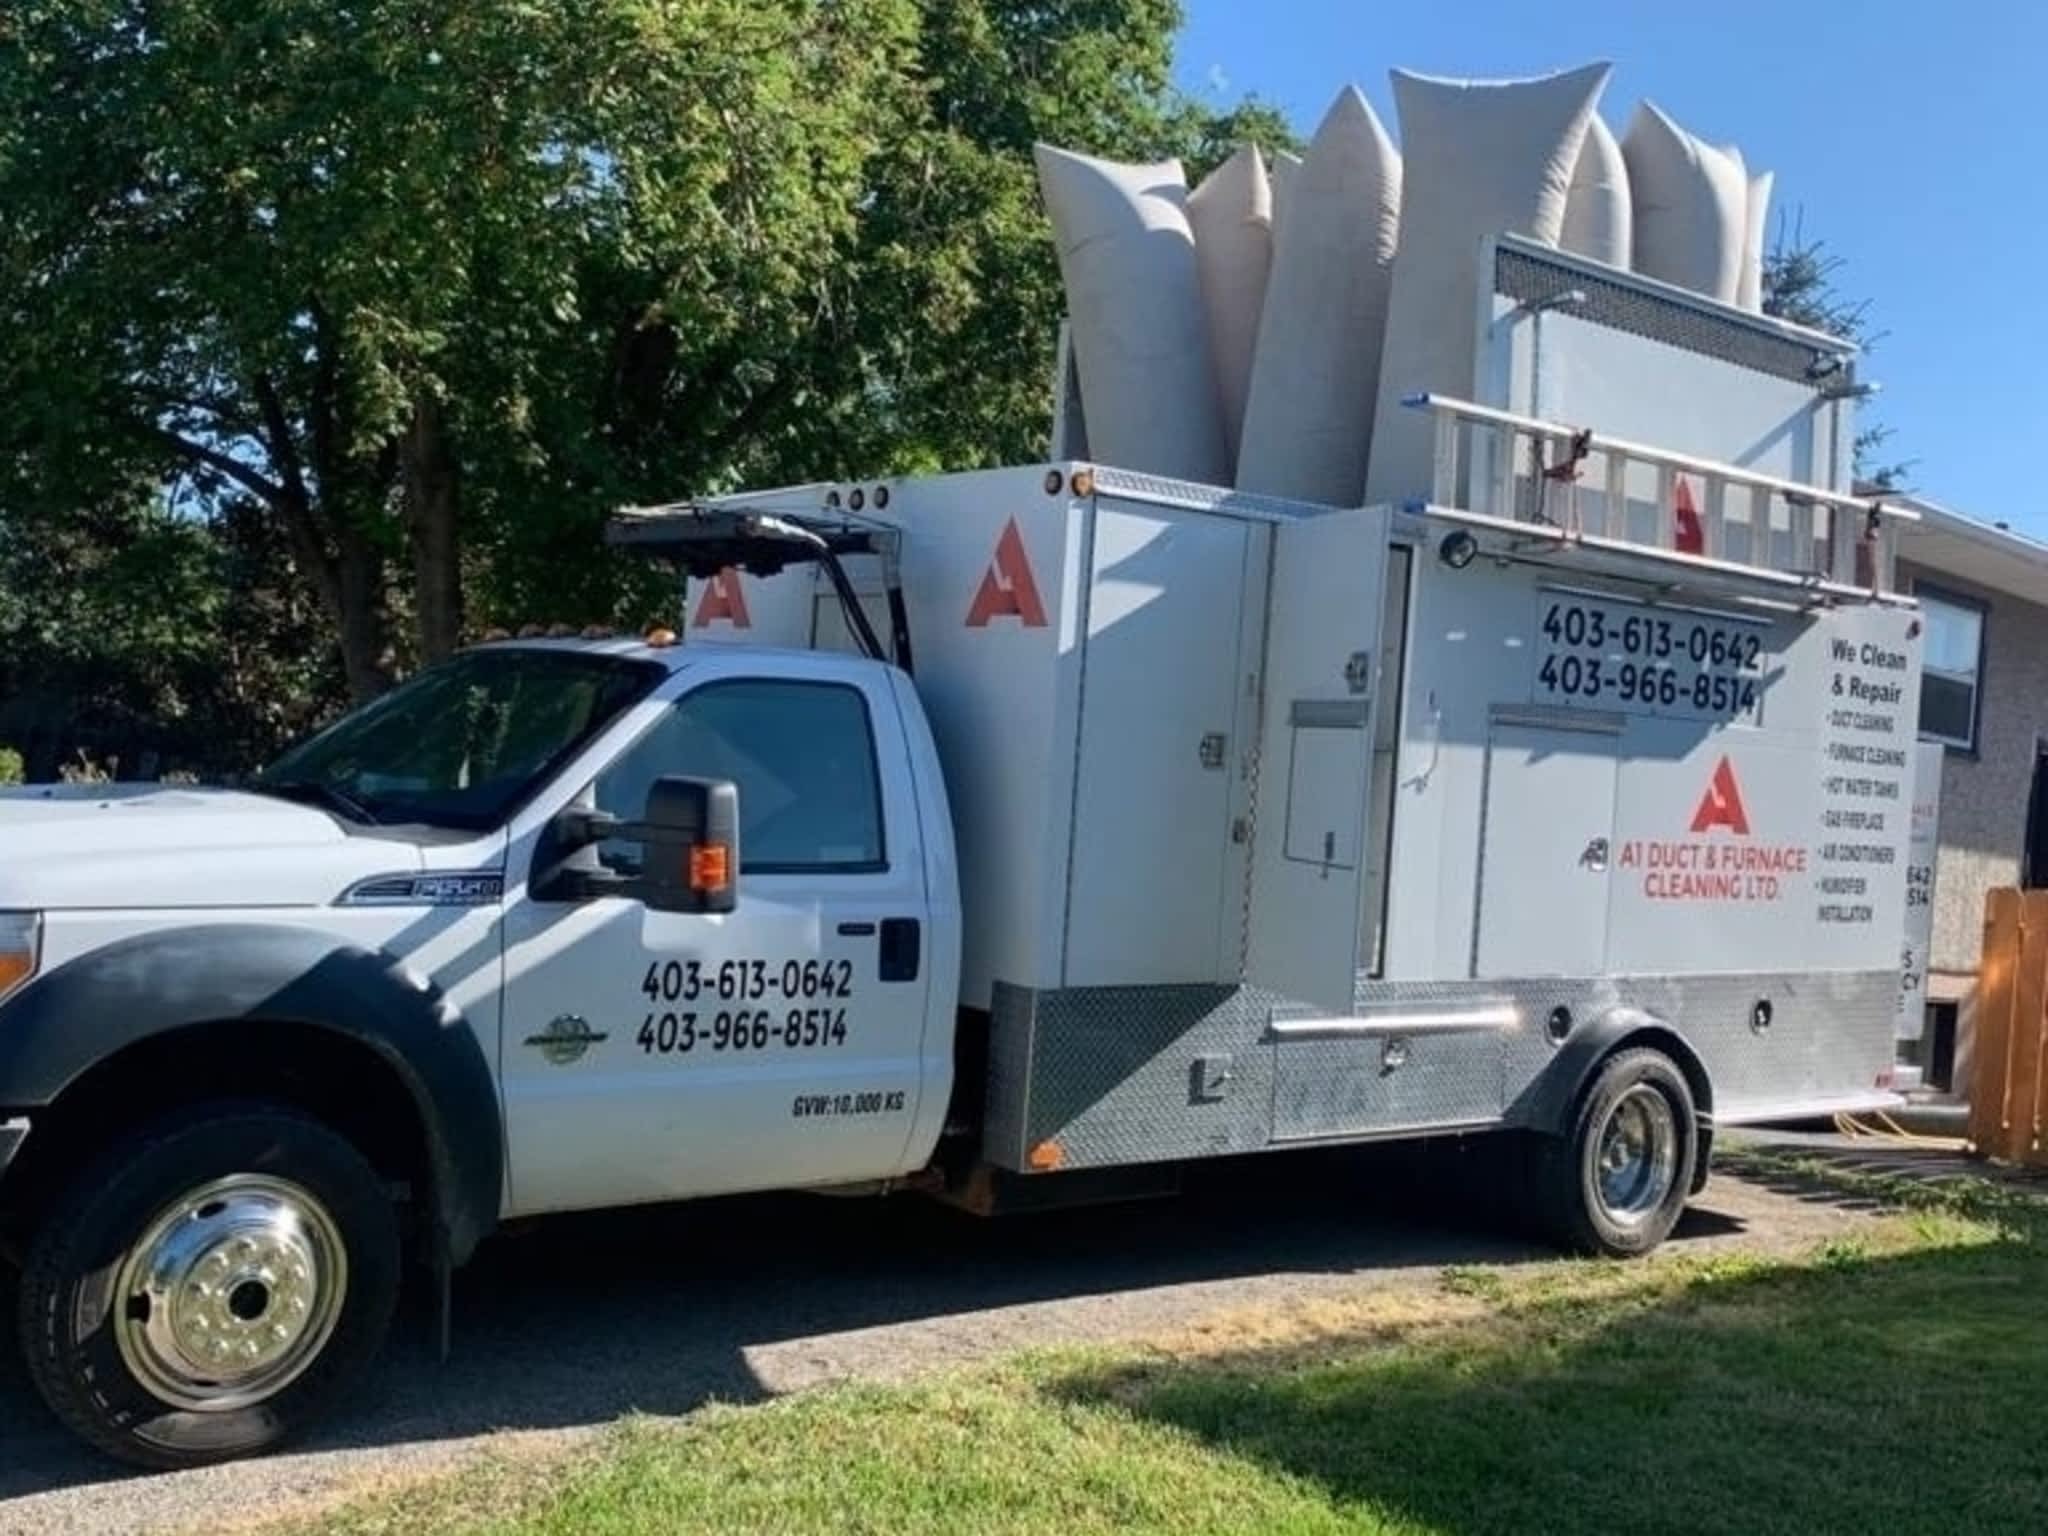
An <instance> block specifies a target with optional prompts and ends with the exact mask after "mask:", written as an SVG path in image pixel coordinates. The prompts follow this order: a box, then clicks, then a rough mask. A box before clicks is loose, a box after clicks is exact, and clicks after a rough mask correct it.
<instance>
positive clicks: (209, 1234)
mask: <svg viewBox="0 0 2048 1536" xmlns="http://www.w3.org/2000/svg"><path fill="white" fill-rule="evenodd" d="M51 1209H52V1211H53V1212H55V1214H54V1215H53V1216H52V1217H51V1218H50V1219H49V1220H48V1221H47V1222H46V1224H45V1225H44V1227H43V1229H42V1230H41V1231H40V1232H39V1233H38V1234H37V1235H36V1237H35V1238H34V1240H33V1242H32V1243H31V1244H30V1247H29V1253H28V1263H27V1265H26V1267H25V1268H24V1270H23V1273H22V1281H21V1298H20V1328H21V1342H22V1349H23V1353H24V1354H25V1356H26V1357H27V1361H28V1368H29V1375H30V1377H31V1379H32V1380H34V1382H35V1384H36V1388H37V1390H38V1391H39V1392H40V1393H41V1394H42V1396H43V1399H44V1401H45V1402H47V1403H48V1404H49V1406H50V1408H51V1411H52V1412H54V1413H55V1414H56V1415H57V1417H58V1418H59V1419H61V1420H62V1421H63V1422H64V1423H65V1425H66V1426H67V1427H69V1428H70V1429H71V1430H73V1431H74V1432H75V1433H77V1434H78V1435H80V1436H82V1437H83V1438H84V1439H86V1440H87V1441H89V1442H91V1443H92V1444H93V1445H95V1446H97V1447H98V1448H99V1449H100V1450H103V1451H105V1452H106V1453H108V1454H109V1455H111V1456H115V1457H118V1458H120V1459H121V1460H123V1461H128V1462H132V1463H134V1464H136V1465H138V1466H144V1467H150V1468H155V1469H170V1468H178V1467H191V1466H201V1465H205V1464H207V1463H210V1462H217V1461H226V1460H230V1459H233V1458H235V1457H238V1456H248V1455H253V1454H256V1453H259V1452H263V1451H268V1450H272V1449H274V1448H275V1447H277V1446H278V1445H280V1444H282V1443H283V1442H284V1441H286V1440H287V1439H289V1438H291V1437H292V1436H293V1435H295V1434H297V1433H299V1432H300V1431H301V1430H303V1429H305V1428H306V1427H307V1426H308V1425H310V1424H311V1423H313V1422H314V1421H315V1420H316V1419H317V1418H319V1417H320V1416H321V1415H322V1414H324V1413H325V1411H326V1410H327V1408H328V1406H329V1405H330V1403H331V1402H332V1401H333V1400H334V1398H335V1397H336V1396H337V1395H339V1393H340V1392H341V1391H342V1390H343V1389H344V1388H345V1387H346V1385H347V1384H348V1381H349V1379H350V1378H351V1377H353V1376H354V1375H355V1373H356V1372H357V1371H358V1370H359V1369H360V1368H361V1367H362V1365H363V1364H365V1363H366V1362H367V1361H368V1360H369V1358H370V1357H371V1356H372V1355H374V1354H375V1353H376V1351H377V1349H378V1347H379V1345H380V1344H381V1343H382V1342H383V1338H384V1334H385V1331H386V1329H387V1328H388V1326H389V1324H390V1320H391V1312H392V1308H393V1305H394V1303H395V1301H396V1299H397V1294H398V1280H399V1240H398V1221H397V1215H396V1212H395V1211H394V1209H393V1207H392V1203H391V1200H390V1198H389V1197H388V1196H387V1194H386V1192H385V1190H384V1188H383V1186H382V1184H381V1183H380V1182H379V1180H378V1177H377V1174H376V1172H375V1170H374V1169H372V1168H371V1167H370V1165H369V1164H368V1163H367V1162H365V1161H364V1160H363V1157H362V1156H361V1154H360V1153H358V1152H357V1151H356V1150H355V1148H354V1147H352V1146H350V1145H349V1143H348V1142H346V1141H344V1140H343V1139H342V1138H341V1137H339V1136H337V1135H336V1134H335V1133H334V1132H332V1131H330V1130H328V1129H327V1128H326V1127H325V1126H323V1125H321V1124H319V1123H318V1122H317V1121H314V1120H311V1119H308V1118H306V1117H305V1116H303V1115H300V1114H298V1113H296V1112H294V1111H292V1110H288V1109H284V1108H282V1107H274V1106H269V1105H218V1106H213V1107H210V1108H204V1109H199V1110H194V1111H190V1112H188V1113H185V1114H182V1115H179V1116H177V1117H174V1118H172V1119H169V1120H166V1121H163V1122H160V1123H158V1124H157V1125H155V1126H152V1127H149V1128H147V1129H145V1130H143V1131H141V1132H138V1133H137V1134H136V1135H134V1136H132V1137H131V1138H129V1139H128V1140H127V1141H126V1142H125V1143H123V1144H122V1145H120V1146H118V1147H116V1148H114V1149H113V1150H111V1151H110V1152H109V1153H108V1154H107V1156H106V1157H105V1158H104V1159H103V1160H102V1161H101V1162H100V1163H99V1164H98V1166H97V1167H95V1168H92V1169H89V1170H88V1171H87V1172H86V1173H84V1174H83V1175H82V1176H81V1177H80V1178H79V1179H78V1180H77V1182H76V1183H75V1184H73V1185H72V1186H71V1188H70V1189H69V1190H68V1191H67V1192H66V1193H65V1194H64V1195H63V1196H61V1197H60V1198H59V1199H58V1200H57V1201H56V1202H55V1203H54V1204H53V1206H52V1207H51Z"/></svg>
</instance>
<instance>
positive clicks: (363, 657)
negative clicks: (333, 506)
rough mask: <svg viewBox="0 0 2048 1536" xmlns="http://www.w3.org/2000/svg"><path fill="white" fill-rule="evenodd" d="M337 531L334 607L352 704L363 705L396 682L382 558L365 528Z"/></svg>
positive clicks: (342, 663) (343, 665)
mask: <svg viewBox="0 0 2048 1536" xmlns="http://www.w3.org/2000/svg"><path fill="white" fill-rule="evenodd" d="M337 534H338V540H339V543H340V545H341V558H340V559H338V560H337V561H336V562H335V564H334V573H335V581H334V599H333V603H332V611H333V614H334V622H335V630H336V634H337V636H338V638H339V641H340V646H341V670H342V675H343V676H344V677H345V678H346V679H347V681H348V696H349V699H350V701H351V702H352V703H356V704H361V703H363V702H364V701H365V700H368V699H374V698H375V697H377V695H378V694H380V693H382V692H383V691H384V690H385V689H386V688H389V687H390V686H391V657H390V654H389V651H390V645H389V637H388V636H387V635H386V633H385V627H384V593H383V591H382V587H383V584H384V583H383V561H382V560H381V559H379V558H378V555H377V551H376V550H375V549H374V548H372V547H371V544H370V541H369V540H368V539H367V538H366V537H364V535H363V532H362V530H361V529H359V528H352V527H342V528H340V529H338V530H337Z"/></svg>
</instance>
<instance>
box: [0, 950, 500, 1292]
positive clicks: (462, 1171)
mask: <svg viewBox="0 0 2048 1536" xmlns="http://www.w3.org/2000/svg"><path fill="white" fill-rule="evenodd" d="M243 1019H246V1020H255V1021H265V1022H272V1023H290V1024H302V1025H307V1026H311V1027H314V1028H319V1029H326V1030H332V1031H334V1032H335V1033H337V1034H340V1035H344V1036H346V1037H348V1038H349V1039H350V1040H352V1041H355V1042H357V1043H359V1044H361V1045H363V1046H365V1047H367V1048H368V1049H369V1050H371V1051H372V1052H374V1053H375V1054H376V1055H377V1056H378V1057H379V1058H380V1059H381V1060H382V1061H383V1062H384V1063H385V1064H386V1065H387V1066H389V1067H390V1068H391V1070H392V1071H393V1072H395V1073H396V1074H397V1075H398V1077H399V1079H400V1081H402V1082H403V1083H404V1084H405V1087H406V1090H407V1092H408V1093H409V1094H410V1095H411V1097H412V1101H413V1103H414V1105H415V1106H416V1107H417V1109H418V1111H419V1115H420V1120H421V1124H422V1125H423V1126H424V1128H425V1133H426V1144H427V1149H428V1155H429V1158H430V1159H431V1163H432V1170H431V1171H432V1175H433V1185H434V1188H433V1192H432V1198H433V1201H434V1206H435V1214H436V1216H437V1217H438V1220H439V1226H440V1230H441V1232H442V1233H443V1235H444V1238H445V1241H446V1243H447V1245H448V1249H449V1253H450V1256H451V1258H453V1259H454V1260H456V1261H458V1262H459V1261H460V1260H461V1259H463V1258H466V1257H467V1256H468V1254H469V1252H470V1250H471V1249H473V1248H474V1247H475V1246H476V1244H477V1242H478V1241H479V1240H480V1239H481V1238H482V1237H483V1236H484V1235H485V1234H486V1233H487V1232H488V1231H489V1230H490V1229H491V1227H492V1225H493V1224H494V1223H495V1222H496V1221H497V1217H498V1209H499V1200H500V1196H501V1193H502V1185H503V1179H504V1128H503V1125H502V1123H501V1121H500V1119H499V1114H498V1096H497V1089H496V1085H495V1084H494V1082H493V1080H492V1076H491V1067H490V1063H489V1061H488V1060H487V1059H486V1058H485V1056H484V1051H483V1047H482V1046H481V1045H480V1044H479V1043H478V1040H477V1037H476V1035H475V1033H474V1032H473V1031H472V1030H471V1029H470V1027H469V1023H468V1021H467V1020H466V1019H465V1018H464V1017H463V1016H462V1015H461V1013H460V1012H458V1011H457V1010H456V1009H455V1008H454V1006H453V1005H452V1004H450V1003H449V1002H448V1000H447V999H446V997H444V996H443V995H442V994H441V993H440V991H439V990H438V989H436V988H432V987H427V988H424V989H423V988H422V987H421V986H420V985H418V983H417V982H416V981H415V980H414V979H412V978H411V977H410V976H409V975H408V974H407V973H406V972H405V971H403V970H402V969H401V968H400V966H399V965H398V963H397V962H396V961H395V960H393V959H392V957H391V956H389V955H386V954H381V953H377V952H375V951H371V950H366V949H361V948H358V947H356V946H354V945H350V944H346V943H343V942H341V941H339V940H337V939H336V938H335V937H334V935H332V934H329V933H323V932H321V931H320V930H318V929H314V928H298V927H287V926H282V925H260V924H240V923H216V924H201V925H197V926H193V927H181V928H174V929H165V930H162V931H160V932H156V933H145V934H138V935H136V936H134V937H132V938H127V939H123V940H120V941H118V942H116V943H113V944H109V945H107V946H105V947H104V948H102V949H97V950H93V951H91V952H90V953H87V954H84V955H80V956H78V957H76V958H75V959H72V960H69V961H67V962H65V963H64V964H63V965H60V966H58V967H57V968H56V969H55V970H53V971H51V972H49V973H48V974H47V975H44V976H41V977H38V978H37V979H36V980H35V981H33V982H31V983H30V984H29V985H28V986H27V987H26V988H25V989H23V991H21V992H20V993H19V994H18V995H16V996H15V997H13V998H11V999H9V1000H8V1001H7V1002H6V1003H5V1004H0V1105H6V1106H8V1107H9V1108H10V1109H19V1110H26V1111H29V1112H30V1114H31V1121H32V1119H33V1111H34V1110H36V1109H37V1108H39V1107H41V1106H44V1105H48V1104H51V1103H54V1102H55V1101H56V1100H57V1098H58V1097H59V1096H60V1095H61V1094H62V1093H63V1092H64V1090H65V1089H66V1088H68V1087H69V1086H70V1085H71V1084H72V1083H74V1082H76V1081H77V1080H78V1079H79V1078H80V1077H81V1076H83V1075H84V1074H85V1073H86V1072H87V1071H89V1070H90V1069H91V1068H92V1067H94V1066H95V1065H97V1064H98V1063H100V1062H102V1061H105V1060H106V1059H107V1058H108V1057H110V1056H112V1055H113V1054H114V1053H115V1052H117V1051H119V1050H121V1049H123V1048H124V1047H126V1046H129V1045H133V1044H135V1043H136V1042H137V1041H140V1040H145V1039H148V1038H150V1037H152V1036H155V1035H161V1034H165V1033H167V1032H169V1031H172V1030H177V1029H184V1028H187V1027H189V1026H192V1025H197V1024H218V1023H222V1022H228V1021H233V1020H243Z"/></svg>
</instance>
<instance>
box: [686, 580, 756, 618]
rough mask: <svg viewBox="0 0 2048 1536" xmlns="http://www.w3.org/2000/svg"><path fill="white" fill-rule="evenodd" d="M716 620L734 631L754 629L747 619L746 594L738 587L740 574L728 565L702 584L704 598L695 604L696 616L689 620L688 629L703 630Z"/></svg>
mask: <svg viewBox="0 0 2048 1536" xmlns="http://www.w3.org/2000/svg"><path fill="white" fill-rule="evenodd" d="M718 619H724V620H725V621H726V622H727V623H728V624H730V625H732V627H733V628H734V629H752V628H753V627H754V621H753V620H752V619H750V618H748V617H747V594H746V593H745V591H743V590H742V589H741V587H740V573H739V572H738V571H736V570H734V569H733V568H732V567H731V566H729V565H728V566H727V567H726V568H725V569H724V570H722V571H720V572H719V573H718V574H717V575H716V576H713V577H712V578H711V579H710V580H709V581H707V582H705V583H704V596H703V597H702V598H701V599H699V601H698V603H697V616H696V617H695V618H694V619H692V620H690V628H692V629H704V628H707V627H708V626H709V625H711V624H712V623H713V622H714V621H716V620H718Z"/></svg>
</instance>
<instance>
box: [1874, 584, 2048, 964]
mask: <svg viewBox="0 0 2048 1536" xmlns="http://www.w3.org/2000/svg"><path fill="white" fill-rule="evenodd" d="M1899 575H1900V578H1901V580H1900V584H1901V585H1902V586H1906V587H1908V588H1910V587H1911V586H1912V585H1913V584H1915V583H1917V582H1918V581H1920V580H1922V579H1924V580H1925V581H1926V582H1927V583H1928V585H1930V586H1933V587H1937V588H1939V589H1941V590H1942V591H1946V592H1953V593H1955V594H1956V595H1957V596H1959V597H1968V598H1973V599H1975V600H1976V601H1978V602H1981V603H1983V604H1984V605H1985V608H1986V610H1987V611H1986V613H1985V617H1984V659H1983V667H1982V671H1981V672H1980V674H1979V677H1978V683H1977V687H1978V726H1977V750H1976V751H1975V752H1974V753H1968V752H1961V751H1954V750H1951V751H1950V752H1948V753H1947V755H1946V761H1945V764H1944V767H1943V770H1942V776H1941V850H1940V854H1939V857H1938V858H1937V859H1936V862H1935V869H1934V945H1933V951H1932V954H1931V955H1930V957H1929V964H1930V968H1931V969H1932V970H1934V971H1936V972H1943V971H1945V972H1950V973H1967V974H1971V975H1974V974H1975V972H1976V970H1977V959H1978V950H1979V948H1980V947H1981V945H1982V942H1983V925H1984V893H1985V892H1986V891H1987V890H1989V889H1991V888H1992V887H1993V886H1999V885H2017V884H2019V879H2020V860H2021V850H2022V847H2023V845H2024V844H2025V841H2026V835H2027V800H2028V796H2029V795H2030V794H2031V792H2032V789H2033V777H2034V759H2035V756H2036V753H2037V750H2038V743H2039V742H2041V741H2042V740H2043V739H2048V608H2044V607H2041V606H2039V605H2037V604H2034V603H2029V602H2025V601H2023V600H2022V599H2020V598H2016V597H2010V596H2007V595H2006V594H2004V593H2000V592H1995V591H1992V590H1990V589H1989V588H1985V587H1979V586H1974V585H1972V584H1971V583H1969V582H1967V581H1962V580H1959V579H1957V578H1955V577H1953V576H1949V575H1947V574H1945V573H1944V572H1941V571H1936V570H1929V569H1925V568H1922V567H1916V566H1914V565H1912V564H1911V563H1909V562H1907V561H1904V560H1901V561H1900V562H1899ZM1940 990H1941V989H1940V988H1938V987H1937V988H1935V989H1934V991H1935V992H1936V995H1939V992H1940Z"/></svg>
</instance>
